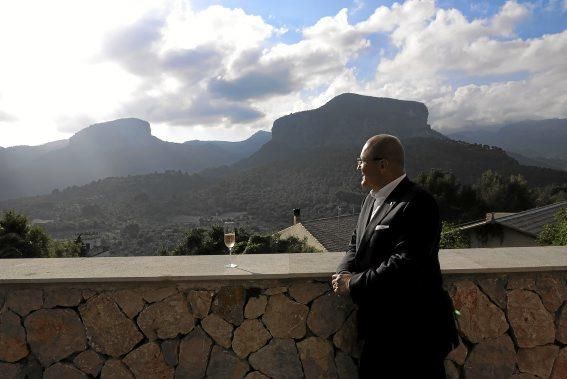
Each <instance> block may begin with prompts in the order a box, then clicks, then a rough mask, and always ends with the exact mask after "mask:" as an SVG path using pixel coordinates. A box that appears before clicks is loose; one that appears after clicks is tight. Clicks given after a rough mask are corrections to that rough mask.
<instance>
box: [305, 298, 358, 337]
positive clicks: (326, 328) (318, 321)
mask: <svg viewBox="0 0 567 379" xmlns="http://www.w3.org/2000/svg"><path fill="white" fill-rule="evenodd" d="M353 309H354V304H353V303H352V301H351V300H350V298H348V297H345V296H339V295H336V294H334V293H332V292H329V293H326V294H325V295H323V296H321V297H319V298H317V299H316V300H315V301H313V304H312V305H311V311H310V312H309V316H308V317H307V325H309V329H311V331H312V332H313V333H315V334H316V335H318V336H319V337H322V338H327V337H329V336H330V335H331V334H333V333H335V332H336V331H337V330H339V329H340V328H341V326H342V325H343V323H344V322H345V320H346V318H347V317H348V315H349V314H350V313H351V312H352V310H353Z"/></svg>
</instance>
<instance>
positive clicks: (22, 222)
mask: <svg viewBox="0 0 567 379" xmlns="http://www.w3.org/2000/svg"><path fill="white" fill-rule="evenodd" d="M80 254H81V244H80V243H77V242H72V241H55V240H52V239H51V238H49V236H48V235H47V233H46V232H45V230H43V229H42V228H41V227H39V226H37V225H30V224H29V223H28V220H27V218H26V217H25V216H24V215H21V214H18V213H16V212H13V211H8V212H6V213H4V215H3V216H2V218H0V258H47V257H49V258H51V257H77V256H80Z"/></svg>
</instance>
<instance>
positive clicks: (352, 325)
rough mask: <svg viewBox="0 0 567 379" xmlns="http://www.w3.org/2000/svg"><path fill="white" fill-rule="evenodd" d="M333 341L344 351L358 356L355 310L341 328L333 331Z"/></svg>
mask: <svg viewBox="0 0 567 379" xmlns="http://www.w3.org/2000/svg"><path fill="white" fill-rule="evenodd" d="M333 343H334V344H335V346H336V347H338V348H339V349H341V350H342V351H344V352H345V353H347V354H349V355H351V356H353V357H355V358H360V345H359V341H358V328H357V312H356V311H354V312H352V313H351V314H350V316H349V317H348V319H347V320H346V321H345V323H344V324H343V326H342V327H341V329H339V331H338V332H336V333H335V335H334V336H333Z"/></svg>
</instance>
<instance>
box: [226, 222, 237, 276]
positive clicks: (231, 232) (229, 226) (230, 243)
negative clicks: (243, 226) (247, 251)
mask: <svg viewBox="0 0 567 379" xmlns="http://www.w3.org/2000/svg"><path fill="white" fill-rule="evenodd" d="M235 243H236V231H235V229H234V222H225V223H224V244H225V245H226V247H228V256H229V261H228V264H227V265H226V266H225V267H227V268H235V267H238V265H237V264H236V263H232V248H233V247H234V244H235Z"/></svg>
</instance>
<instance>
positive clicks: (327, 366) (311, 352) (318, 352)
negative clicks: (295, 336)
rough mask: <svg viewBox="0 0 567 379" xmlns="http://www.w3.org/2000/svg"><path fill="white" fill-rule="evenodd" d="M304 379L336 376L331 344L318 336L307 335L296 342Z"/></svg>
mask: <svg viewBox="0 0 567 379" xmlns="http://www.w3.org/2000/svg"><path fill="white" fill-rule="evenodd" d="M297 349H298V350H299V357H300V359H301V364H302V366H303V372H304V374H305V378H306V379H310V378H323V377H324V378H337V368H336V367H335V360H334V357H333V346H332V345H331V343H330V342H329V341H327V340H324V339H322V338H319V337H309V338H306V339H304V340H303V341H301V342H299V343H298V344H297Z"/></svg>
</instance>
